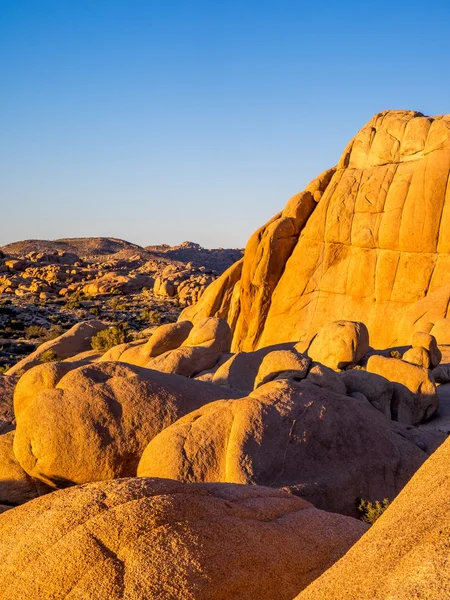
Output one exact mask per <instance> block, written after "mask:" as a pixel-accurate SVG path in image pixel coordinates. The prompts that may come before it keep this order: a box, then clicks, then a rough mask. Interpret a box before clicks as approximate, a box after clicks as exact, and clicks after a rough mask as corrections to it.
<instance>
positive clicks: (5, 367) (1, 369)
mask: <svg viewBox="0 0 450 600" xmlns="http://www.w3.org/2000/svg"><path fill="white" fill-rule="evenodd" d="M9 368H10V366H9V365H0V373H6V371H7V370H8V369H9Z"/></svg>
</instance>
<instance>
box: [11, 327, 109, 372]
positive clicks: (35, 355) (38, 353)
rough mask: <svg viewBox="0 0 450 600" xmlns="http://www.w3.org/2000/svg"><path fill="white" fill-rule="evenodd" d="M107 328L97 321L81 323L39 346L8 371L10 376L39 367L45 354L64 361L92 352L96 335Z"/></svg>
mask: <svg viewBox="0 0 450 600" xmlns="http://www.w3.org/2000/svg"><path fill="white" fill-rule="evenodd" d="M107 327H108V326H107V325H105V324H104V323H102V322H101V321H97V320H95V319H92V320H91V321H81V322H80V323H77V324H76V325H74V326H73V327H72V328H71V329H69V331H66V332H65V333H63V334H62V335H60V336H59V337H57V338H55V339H54V340H49V341H48V342H44V343H43V344H41V345H40V346H38V348H37V349H36V350H35V351H34V352H32V353H31V354H29V355H28V356H26V357H25V358H23V359H22V360H20V361H19V362H18V363H16V364H15V365H14V366H13V367H11V368H10V369H9V370H8V375H16V374H18V373H21V372H23V371H28V369H31V368H32V367H34V366H36V365H38V364H39V363H40V362H41V357H42V355H43V354H44V352H48V351H51V352H53V353H54V354H55V355H56V356H57V357H58V359H59V360H64V359H66V358H70V357H73V356H75V355H76V354H79V353H80V352H85V351H86V350H91V340H92V338H93V337H94V335H96V334H97V333H98V332H99V331H102V330H103V329H107Z"/></svg>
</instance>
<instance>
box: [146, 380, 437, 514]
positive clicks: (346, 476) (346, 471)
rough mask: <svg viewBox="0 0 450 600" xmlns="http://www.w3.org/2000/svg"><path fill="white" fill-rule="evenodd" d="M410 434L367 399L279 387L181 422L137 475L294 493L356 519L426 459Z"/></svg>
mask: <svg viewBox="0 0 450 600" xmlns="http://www.w3.org/2000/svg"><path fill="white" fill-rule="evenodd" d="M333 375H334V374H333ZM305 376H306V373H305ZM336 377H337V375H336ZM363 398H364V397H363ZM407 437H408V433H407V428H406V426H401V425H400V424H397V423H392V422H391V421H388V420H387V419H386V418H385V417H384V416H383V415H382V414H381V413H380V412H379V411H378V410H376V409H375V408H373V407H372V406H371V405H370V403H369V402H368V400H367V399H364V401H363V402H360V401H358V400H356V399H354V398H349V397H347V396H342V395H339V394H336V393H333V392H331V391H330V390H329V389H323V388H321V387H318V386H317V385H315V384H313V383H310V381H308V379H305V380H303V381H300V382H295V381H288V380H278V381H273V382H270V383H267V384H265V385H263V386H261V387H259V388H258V389H257V390H256V391H255V392H253V393H252V394H250V396H248V397H247V398H241V399H237V400H225V401H218V402H212V403H210V404H207V405H205V406H203V407H202V408H200V409H198V410H196V411H193V412H191V413H190V414H188V415H186V416H185V417H183V418H181V419H179V420H178V421H177V422H176V423H174V424H173V425H171V426H170V427H167V428H166V429H164V430H163V431H161V433H159V435H157V436H156V437H154V438H153V440H152V441H151V442H150V443H149V445H148V446H147V448H146V449H145V452H144V453H143V455H142V458H141V460H140V463H139V467H138V471H137V473H138V475H141V476H145V477H167V478H169V479H178V480H180V481H197V482H199V481H227V482H230V483H247V484H257V485H267V486H270V487H283V486H289V487H291V489H293V490H295V493H297V494H299V495H301V496H302V497H304V498H306V499H307V500H309V501H310V502H312V503H313V504H314V505H315V506H317V507H318V508H322V509H325V510H330V511H333V512H342V513H344V514H348V515H357V514H358V513H357V510H356V509H357V505H358V498H364V499H369V500H371V501H374V500H379V499H383V498H384V497H389V498H390V499H392V498H394V497H395V496H396V495H397V494H398V492H399V491H400V490H401V489H402V487H403V486H404V485H405V484H406V482H407V481H408V480H409V479H410V477H411V476H412V475H413V474H414V473H415V472H416V470H417V469H418V468H419V466H421V465H422V463H423V462H424V461H425V460H426V458H427V454H426V453H425V452H424V451H423V450H421V449H419V448H418V447H417V446H416V445H415V444H414V443H412V442H410V441H409V440H408V439H405V438H407Z"/></svg>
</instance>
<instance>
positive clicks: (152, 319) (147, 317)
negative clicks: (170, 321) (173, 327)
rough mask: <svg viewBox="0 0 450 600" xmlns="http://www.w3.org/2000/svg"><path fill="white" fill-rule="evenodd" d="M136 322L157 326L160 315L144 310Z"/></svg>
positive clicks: (149, 309) (147, 309)
mask: <svg viewBox="0 0 450 600" xmlns="http://www.w3.org/2000/svg"><path fill="white" fill-rule="evenodd" d="M138 320H139V321H143V322H145V323H150V325H159V324H160V323H161V314H160V313H159V312H158V311H157V310H154V309H151V308H144V310H143V311H142V312H141V314H140V316H139V317H138Z"/></svg>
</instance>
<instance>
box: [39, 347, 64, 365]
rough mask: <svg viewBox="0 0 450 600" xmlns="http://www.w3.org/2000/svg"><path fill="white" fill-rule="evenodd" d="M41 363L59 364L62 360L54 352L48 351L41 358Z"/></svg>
mask: <svg viewBox="0 0 450 600" xmlns="http://www.w3.org/2000/svg"><path fill="white" fill-rule="evenodd" d="M39 360H40V361H41V363H48V362H58V361H59V360H61V359H60V358H59V356H58V355H57V354H56V352H55V351H54V350H46V351H45V352H43V353H42V354H41V356H40V357H39Z"/></svg>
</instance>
